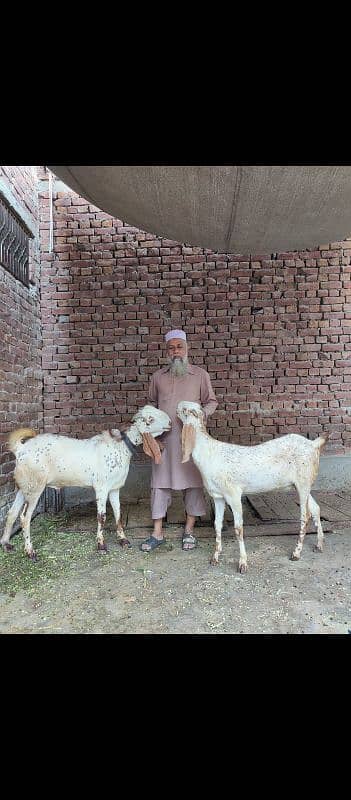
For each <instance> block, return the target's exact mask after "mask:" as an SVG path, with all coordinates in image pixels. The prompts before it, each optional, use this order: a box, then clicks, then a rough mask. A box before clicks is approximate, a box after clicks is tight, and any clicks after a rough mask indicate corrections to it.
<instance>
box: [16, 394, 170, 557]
mask: <svg viewBox="0 0 351 800" xmlns="http://www.w3.org/2000/svg"><path fill="white" fill-rule="evenodd" d="M170 428H171V420H170V418H169V416H168V414H165V412H164V411H160V410H159V409H157V408H154V407H153V406H150V405H146V406H144V408H142V409H141V410H140V411H139V412H138V413H137V414H135V416H134V417H133V420H132V423H131V426H130V428H129V429H128V430H127V431H125V432H124V433H120V431H118V430H111V431H103V433H100V434H99V435H98V436H93V437H92V438H91V439H71V438H69V437H67V436H59V435H57V434H52V433H43V434H39V435H38V436H37V435H36V433H35V431H33V430H31V429H30V428H19V429H18V430H15V431H13V432H12V433H11V434H10V436H9V439H8V442H7V446H8V449H9V450H10V451H11V452H12V453H14V454H15V456H16V467H15V473H14V477H15V482H16V485H17V487H18V492H17V495H16V498H15V501H14V503H13V505H12V507H11V508H10V511H9V512H8V515H7V518H6V524H5V531H4V534H3V537H2V539H1V542H0V544H1V545H2V546H3V548H4V549H5V550H13V545H11V544H10V543H9V542H10V537H11V531H12V527H13V524H14V522H15V521H16V519H17V517H18V514H19V513H20V511H21V510H22V509H23V510H22V513H21V516H20V520H21V525H22V528H23V536H24V549H25V552H26V553H27V555H28V556H29V558H31V559H33V560H35V559H36V554H35V552H34V550H33V546H32V543H31V540H30V521H31V517H32V514H33V511H34V509H35V507H36V505H37V502H38V500H39V497H40V495H41V493H42V492H43V490H44V489H45V487H46V486H50V487H52V488H55V489H58V488H61V487H63V486H84V487H91V488H93V489H94V491H95V496H96V504H97V520H98V529H97V543H98V550H99V551H102V552H106V549H107V548H106V545H105V542H104V536H103V529H104V524H105V520H106V502H107V498H108V499H109V500H110V503H111V506H112V508H113V513H114V516H115V520H116V526H117V536H118V538H119V540H120V544H121V545H122V547H123V546H130V544H129V542H128V539H126V537H125V534H124V531H123V527H122V524H121V520H120V501H119V490H120V489H121V488H122V487H123V486H124V484H125V482H126V479H127V475H128V471H129V464H130V459H131V454H132V452H134V451H136V447H137V446H138V445H139V444H141V443H143V448H144V452H145V453H147V455H149V456H151V457H153V458H154V459H155V461H156V463H159V461H160V458H161V453H160V449H159V446H158V444H157V442H156V441H155V439H154V438H153V437H156V436H161V434H162V433H164V432H165V431H169V430H170ZM25 440H26V441H25Z"/></svg>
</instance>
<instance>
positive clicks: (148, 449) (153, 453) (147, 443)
mask: <svg viewBox="0 0 351 800" xmlns="http://www.w3.org/2000/svg"><path fill="white" fill-rule="evenodd" d="M161 446H162V445H161ZM143 450H144V453H146V455H147V456H150V458H153V459H154V462H155V464H161V460H162V456H161V450H160V447H159V444H158V442H157V441H156V439H154V437H153V436H151V433H143ZM162 450H163V446H162Z"/></svg>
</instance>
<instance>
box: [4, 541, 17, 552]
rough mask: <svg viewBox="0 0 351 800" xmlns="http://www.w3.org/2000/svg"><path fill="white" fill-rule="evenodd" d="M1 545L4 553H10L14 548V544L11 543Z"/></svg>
mask: <svg viewBox="0 0 351 800" xmlns="http://www.w3.org/2000/svg"><path fill="white" fill-rule="evenodd" d="M2 546H3V548H4V550H5V553H11V552H12V550H14V549H15V546H14V545H13V544H8V543H5V544H3V545H2Z"/></svg>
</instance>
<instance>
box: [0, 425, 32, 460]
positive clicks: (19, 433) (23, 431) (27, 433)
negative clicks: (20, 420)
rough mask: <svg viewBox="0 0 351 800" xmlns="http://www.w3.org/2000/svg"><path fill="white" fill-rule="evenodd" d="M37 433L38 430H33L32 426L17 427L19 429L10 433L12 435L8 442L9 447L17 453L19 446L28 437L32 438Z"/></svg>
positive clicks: (12, 451)
mask: <svg viewBox="0 0 351 800" xmlns="http://www.w3.org/2000/svg"><path fill="white" fill-rule="evenodd" d="M36 435H37V434H36V432H35V431H33V430H32V428H17V430H15V431H12V433H10V436H9V438H8V440H7V442H6V444H7V449H8V450H10V452H11V453H13V454H14V455H16V454H17V450H18V448H19V446H20V445H21V444H23V443H24V442H25V440H26V439H32V438H33V436H36Z"/></svg>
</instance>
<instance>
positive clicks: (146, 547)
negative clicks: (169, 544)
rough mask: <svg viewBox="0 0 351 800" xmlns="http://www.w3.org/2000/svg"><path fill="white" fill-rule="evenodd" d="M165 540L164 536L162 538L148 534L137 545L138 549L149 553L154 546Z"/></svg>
mask: <svg viewBox="0 0 351 800" xmlns="http://www.w3.org/2000/svg"><path fill="white" fill-rule="evenodd" d="M164 541H165V539H164V537H162V539H156V536H150V537H149V538H148V539H146V540H145V542H142V543H141V545H139V550H141V551H142V552H143V553H150V552H151V550H155V547H159V545H160V544H163V542H164Z"/></svg>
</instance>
